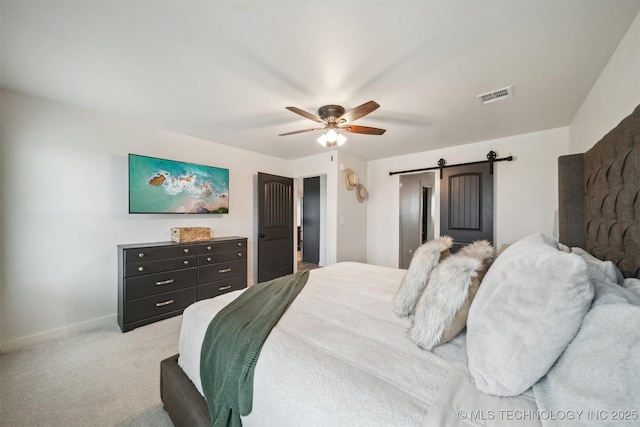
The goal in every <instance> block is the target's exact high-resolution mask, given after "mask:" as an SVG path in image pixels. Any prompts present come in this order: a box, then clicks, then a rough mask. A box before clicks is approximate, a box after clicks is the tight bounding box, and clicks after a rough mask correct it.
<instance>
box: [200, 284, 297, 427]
mask: <svg viewBox="0 0 640 427" xmlns="http://www.w3.org/2000/svg"><path fill="white" fill-rule="evenodd" d="M308 277H309V272H308V271H305V272H302V273H295V274H291V275H289V276H284V277H279V278H277V279H274V280H271V281H268V282H264V283H258V284H256V285H253V286H251V287H250V288H249V289H247V290H246V291H245V292H243V293H242V294H241V295H240V296H239V297H238V298H236V299H235V300H234V301H232V302H231V303H230V304H228V305H227V306H226V307H224V308H223V309H222V310H220V311H219V312H218V314H217V315H216V316H215V317H214V318H213V320H212V321H211V323H210V324H209V327H208V328H207V332H206V334H205V336H204V342H203V343H202V351H201V354H200V379H201V380H202V389H203V391H204V396H205V398H206V400H207V405H208V407H209V414H210V415H211V425H212V426H215V427H222V426H241V425H242V421H241V419H240V416H241V415H248V414H249V413H251V409H252V406H253V374H254V371H255V367H256V363H257V361H258V356H259V355H260V350H261V349H262V345H263V344H264V342H265V340H266V339H267V336H268V335H269V333H270V332H271V329H273V327H274V326H275V324H276V323H277V322H278V320H279V319H280V317H281V316H282V315H283V314H284V312H285V311H287V308H288V307H289V305H291V303H292V302H293V300H294V299H295V298H296V296H297V295H298V294H299V293H300V291H301V290H302V288H303V287H304V285H305V284H306V283H307V278H308Z"/></svg>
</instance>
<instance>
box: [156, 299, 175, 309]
mask: <svg viewBox="0 0 640 427" xmlns="http://www.w3.org/2000/svg"><path fill="white" fill-rule="evenodd" d="M169 304H173V300H172V299H170V300H168V301H164V302H157V303H156V307H163V306H165V305H169Z"/></svg>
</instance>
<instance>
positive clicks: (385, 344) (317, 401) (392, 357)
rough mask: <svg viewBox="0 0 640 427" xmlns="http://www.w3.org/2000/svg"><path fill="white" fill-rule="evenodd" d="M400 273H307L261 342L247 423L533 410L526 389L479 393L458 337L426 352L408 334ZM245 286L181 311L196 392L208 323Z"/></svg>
mask: <svg viewBox="0 0 640 427" xmlns="http://www.w3.org/2000/svg"><path fill="white" fill-rule="evenodd" d="M404 273H405V270H399V269H395V268H388V267H381V266H373V265H368V264H361V263H352V262H345V263H338V264H334V265H332V266H329V267H324V268H320V269H316V270H312V271H311V272H310V277H309V280H308V282H307V284H306V286H305V288H304V289H303V291H302V292H301V293H300V295H299V296H298V297H297V299H296V300H295V301H294V302H293V304H292V305H291V306H290V307H289V309H288V311H287V312H286V313H285V314H284V315H283V317H282V318H281V319H280V321H279V322H278V324H277V325H276V326H275V328H274V329H273V330H272V331H271V334H270V335H269V337H268V339H267V341H266V343H265V344H264V347H263V349H262V352H261V354H260V358H259V359H258V363H257V366H256V371H255V377H254V400H253V411H252V412H251V414H249V415H248V416H246V417H243V424H244V425H245V426H251V425H265V424H267V425H281V426H287V425H323V426H326V425H349V424H350V425H370V426H375V425H423V424H425V423H431V422H434V423H435V424H434V425H436V424H441V423H442V422H446V423H447V424H449V425H456V423H459V425H490V424H491V423H487V422H485V421H486V420H482V418H489V417H490V416H491V414H497V413H496V412H495V411H498V410H501V409H505V408H506V409H510V410H514V408H515V409H518V410H535V402H533V399H532V398H531V395H530V394H525V395H523V396H519V397H516V398H512V399H504V398H496V397H493V396H489V395H484V394H482V393H480V392H478V391H477V390H475V387H474V386H473V383H472V382H471V381H470V379H469V376H468V372H467V371H466V348H465V337H464V334H461V335H459V336H458V337H456V338H455V339H453V340H452V341H450V342H448V343H446V344H444V345H441V346H438V347H436V348H435V349H434V350H433V351H432V352H429V351H424V350H422V349H420V348H419V347H417V346H416V345H415V344H414V343H413V342H411V340H409V338H408V336H407V330H408V328H409V326H410V320H409V319H407V318H399V317H397V316H396V315H395V314H394V313H393V311H392V309H391V301H392V298H393V296H394V295H395V292H396V290H397V288H398V286H399V284H400V281H401V279H402V277H403V275H404ZM242 292H243V291H235V292H231V293H228V294H225V295H222V296H220V297H216V298H214V299H209V300H203V301H199V302H197V303H195V304H193V305H191V306H190V307H188V308H187V309H186V310H185V311H184V314H183V324H182V331H181V335H180V343H179V350H180V357H179V359H178V363H179V365H180V367H181V368H182V370H183V371H184V372H185V373H186V375H187V376H188V377H189V378H190V379H191V381H192V382H193V383H194V385H195V387H196V388H197V389H198V391H199V392H200V393H201V394H202V384H201V382H200V350H201V346H202V341H203V339H204V334H205V332H206V329H207V327H208V325H209V322H210V321H211V319H213V317H214V316H215V314H216V313H217V312H218V311H219V310H220V309H222V308H223V307H224V306H225V305H226V304H228V303H229V302H230V301H232V300H233V299H235V298H237V296H238V295H240V293H242ZM459 411H465V414H466V413H467V412H468V413H469V414H470V415H473V416H474V417H475V418H479V419H480V421H478V420H472V419H470V418H469V417H468V416H466V415H462V416H461V415H460V412H459ZM472 411H476V412H475V413H473V412H472ZM485 411H486V412H485ZM489 411H493V412H489ZM493 418H496V419H497V418H498V417H497V416H495V415H494V416H493ZM471 421H473V422H471ZM498 421H499V419H498ZM494 424H498V425H499V424H500V423H494ZM525 425H526V424H525ZM533 425H536V423H534V424H533Z"/></svg>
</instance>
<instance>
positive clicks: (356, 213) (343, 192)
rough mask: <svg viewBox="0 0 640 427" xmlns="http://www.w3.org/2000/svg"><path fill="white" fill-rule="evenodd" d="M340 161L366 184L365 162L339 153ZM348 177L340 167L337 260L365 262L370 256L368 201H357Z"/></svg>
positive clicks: (359, 180)
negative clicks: (349, 185)
mask: <svg viewBox="0 0 640 427" xmlns="http://www.w3.org/2000/svg"><path fill="white" fill-rule="evenodd" d="M338 163H339V166H344V168H345V169H352V170H353V171H354V172H355V173H356V174H357V175H358V182H359V183H361V184H362V185H364V186H365V188H366V187H367V162H366V161H364V160H362V159H361V158H359V157H356V156H353V155H350V154H347V153H344V152H339V153H338ZM346 180H347V176H346V172H345V171H343V170H342V167H339V170H338V182H337V194H338V203H337V206H338V211H337V213H336V215H337V219H336V223H337V224H338V225H337V227H338V229H337V243H338V247H337V257H336V260H337V261H338V262H340V261H359V262H365V261H366V259H367V211H368V209H367V202H366V201H365V202H363V203H360V202H358V199H357V198H356V192H355V190H347V185H346Z"/></svg>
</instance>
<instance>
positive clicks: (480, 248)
mask: <svg viewBox="0 0 640 427" xmlns="http://www.w3.org/2000/svg"><path fill="white" fill-rule="evenodd" d="M492 260H493V247H492V246H491V244H490V243H489V242H487V241H486V240H481V241H476V242H473V243H471V244H470V245H467V246H465V247H464V248H462V249H461V250H460V251H459V252H457V253H455V254H453V255H451V256H450V257H448V258H447V259H445V260H443V261H442V262H441V263H440V264H438V266H437V267H436V268H435V269H434V270H433V271H432V272H431V276H430V278H429V286H428V287H427V288H426V289H425V290H424V292H423V294H422V296H421V297H420V300H419V301H418V304H417V306H416V314H415V318H414V320H413V326H412V327H411V329H410V331H409V337H410V338H411V340H412V341H413V342H414V343H416V344H417V345H418V346H419V347H421V348H423V349H425V350H431V349H433V347H435V346H437V345H439V344H442V343H445V342H447V341H449V340H451V339H452V338H454V337H455V336H456V335H458V334H459V333H460V332H461V331H462V330H463V329H464V328H465V326H466V325H467V316H468V314H469V307H470V306H471V301H472V300H473V298H474V296H475V294H476V292H477V291H478V287H479V286H480V282H481V281H482V278H483V277H484V275H485V273H486V272H487V269H488V268H489V265H490V264H491V261H492Z"/></svg>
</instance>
